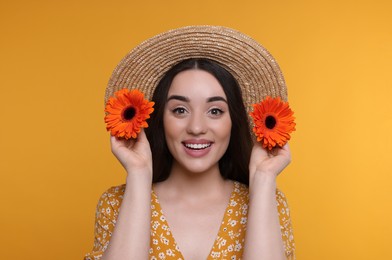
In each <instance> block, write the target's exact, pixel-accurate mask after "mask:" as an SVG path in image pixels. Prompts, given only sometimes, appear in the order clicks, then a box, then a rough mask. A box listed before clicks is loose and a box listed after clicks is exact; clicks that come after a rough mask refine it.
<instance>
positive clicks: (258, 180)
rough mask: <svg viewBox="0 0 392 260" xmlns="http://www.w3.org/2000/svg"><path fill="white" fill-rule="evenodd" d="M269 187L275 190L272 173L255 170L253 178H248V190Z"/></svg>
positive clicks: (274, 180) (274, 179)
mask: <svg viewBox="0 0 392 260" xmlns="http://www.w3.org/2000/svg"><path fill="white" fill-rule="evenodd" d="M265 188H267V189H270V190H273V191H274V192H275V189H276V176H275V175H273V174H267V173H263V172H260V171H256V172H255V174H254V175H253V178H251V179H250V180H249V190H250V192H252V191H254V190H262V189H265Z"/></svg>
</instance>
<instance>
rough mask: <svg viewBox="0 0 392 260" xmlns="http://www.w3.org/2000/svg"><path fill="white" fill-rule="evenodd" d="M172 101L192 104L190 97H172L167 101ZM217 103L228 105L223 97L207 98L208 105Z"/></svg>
mask: <svg viewBox="0 0 392 260" xmlns="http://www.w3.org/2000/svg"><path fill="white" fill-rule="evenodd" d="M172 99H176V100H180V101H184V102H188V103H189V102H190V99H189V98H188V97H185V96H179V95H171V96H170V97H168V99H167V101H169V100H172ZM215 101H223V102H225V103H227V101H226V99H224V98H223V97H221V96H214V97H209V98H207V103H210V102H215Z"/></svg>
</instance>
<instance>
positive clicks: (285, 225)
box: [276, 190, 295, 260]
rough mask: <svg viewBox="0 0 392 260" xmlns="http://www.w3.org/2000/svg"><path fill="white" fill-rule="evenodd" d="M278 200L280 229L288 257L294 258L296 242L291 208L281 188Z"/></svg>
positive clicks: (292, 259) (277, 195)
mask: <svg viewBox="0 0 392 260" xmlns="http://www.w3.org/2000/svg"><path fill="white" fill-rule="evenodd" d="M276 201H277V204H278V213H279V221H280V230H281V233H282V240H283V244H284V247H285V253H286V257H287V259H289V260H294V259H295V243H294V235H293V228H292V226H291V218H290V209H289V206H288V204H287V199H286V197H285V195H284V194H283V192H281V191H280V190H277V191H276Z"/></svg>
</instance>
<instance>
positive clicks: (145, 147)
mask: <svg viewBox="0 0 392 260" xmlns="http://www.w3.org/2000/svg"><path fill="white" fill-rule="evenodd" d="M110 143H111V148H112V152H113V154H114V155H115V156H116V158H117V159H118V160H119V161H120V163H121V164H122V166H123V167H124V168H125V170H126V171H127V173H128V174H132V173H139V172H145V171H148V173H149V174H151V175H152V155H151V148H150V143H149V142H148V139H147V137H146V134H145V133H144V130H143V129H142V130H141V132H140V133H139V135H138V137H137V139H128V140H126V139H122V138H117V137H114V136H110Z"/></svg>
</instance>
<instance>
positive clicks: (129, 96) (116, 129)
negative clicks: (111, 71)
mask: <svg viewBox="0 0 392 260" xmlns="http://www.w3.org/2000/svg"><path fill="white" fill-rule="evenodd" d="M114 95H115V97H111V98H109V100H108V101H107V103H106V107H105V112H106V113H107V114H106V116H105V123H106V130H108V131H110V133H111V135H113V136H117V137H124V138H125V139H129V138H131V137H132V138H136V137H137V135H138V134H139V133H140V130H141V128H143V127H144V128H146V127H148V124H147V122H146V120H147V119H148V118H150V114H151V113H152V112H153V111H154V108H153V106H154V102H149V101H148V100H147V99H144V95H143V93H142V92H140V91H139V90H137V89H134V90H128V89H122V90H119V91H117V92H116V93H114Z"/></svg>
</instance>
